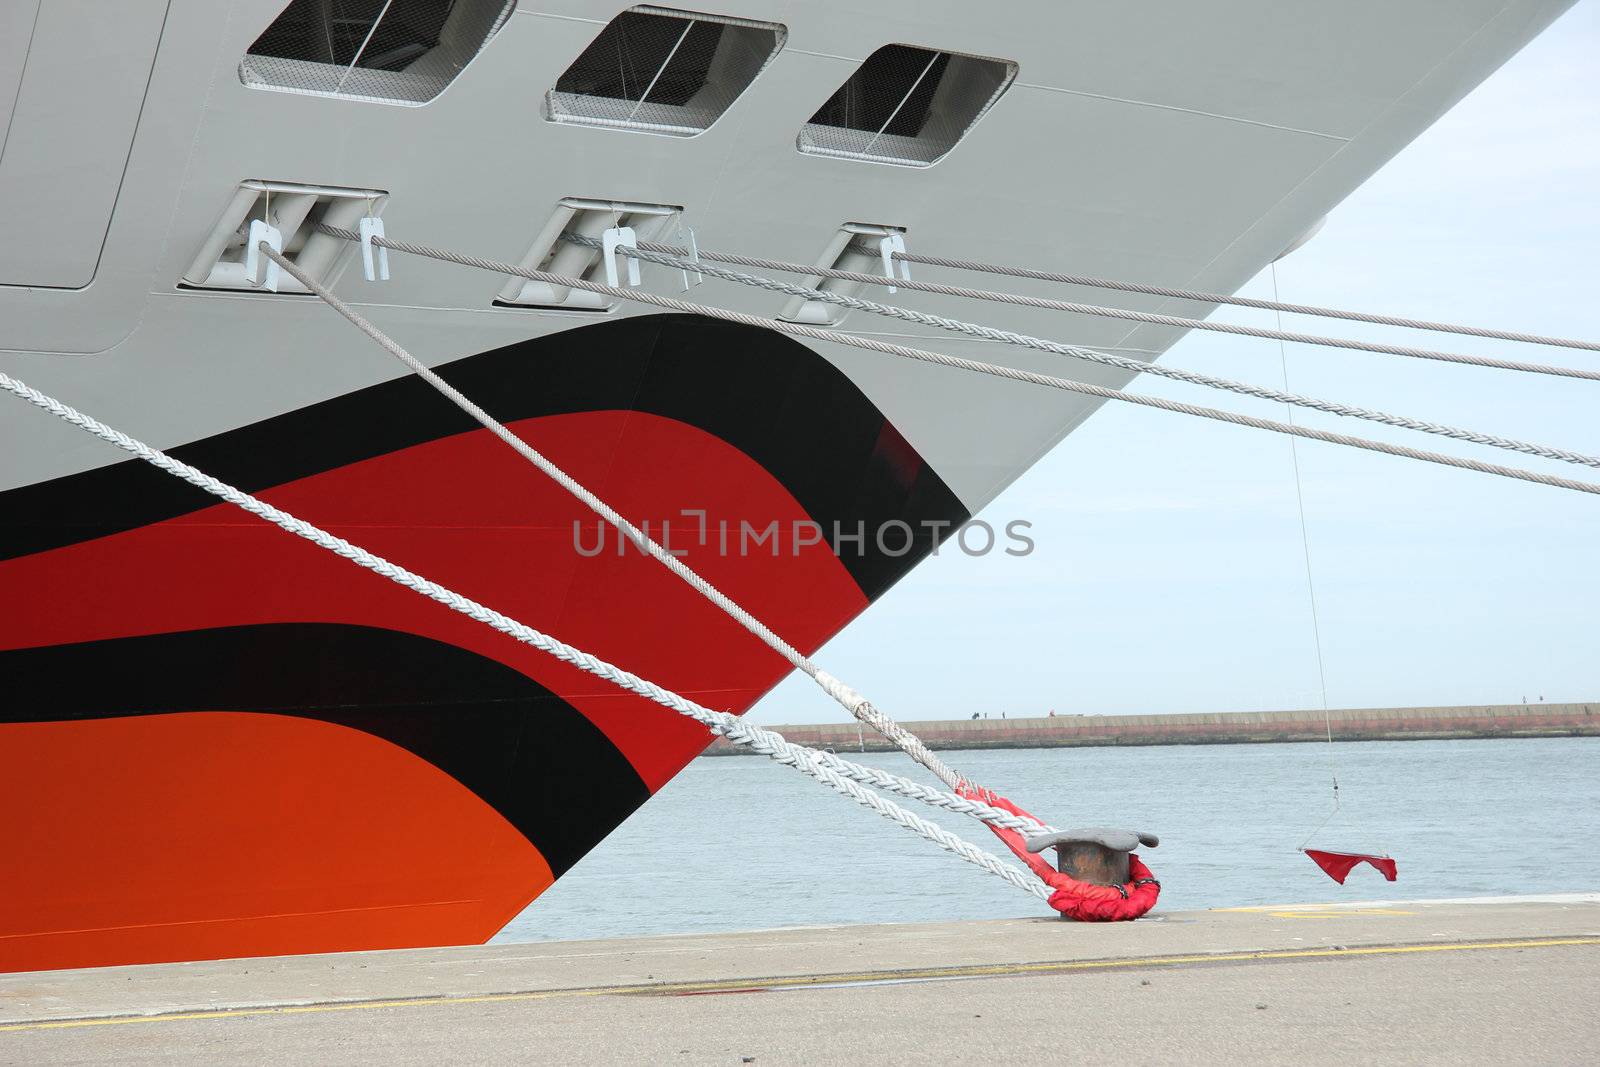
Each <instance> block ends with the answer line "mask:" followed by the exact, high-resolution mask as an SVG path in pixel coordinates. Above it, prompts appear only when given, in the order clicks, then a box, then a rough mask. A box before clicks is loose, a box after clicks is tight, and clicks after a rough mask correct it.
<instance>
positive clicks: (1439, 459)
mask: <svg viewBox="0 0 1600 1067" xmlns="http://www.w3.org/2000/svg"><path fill="white" fill-rule="evenodd" d="M318 230H319V232H323V233H328V234H331V235H333V236H336V237H343V238H345V239H346V240H352V241H354V240H359V236H358V235H357V234H356V233H355V232H354V231H352V230H344V229H340V228H338V227H333V226H326V225H324V226H319V227H318ZM373 243H374V244H377V245H379V246H381V247H384V248H389V249H392V250H394V251H396V252H406V253H409V254H411V255H419V256H424V257H426V258H429V259H437V260H440V261H442V262H445V263H456V264H459V265H461V266H465V267H476V268H478V269H480V270H486V271H490V272H492V273H495V274H507V275H511V276H514V277H519V278H527V279H529V280H530V281H538V282H545V283H547V284H550V285H558V286H566V287H568V288H573V289H582V290H585V291H587V292H592V293H599V294H600V295H602V296H610V297H614V298H616V299H619V300H632V301H635V302H637V303H641V304H650V305H653V306H655V307H661V308H666V309H668V310H669V311H678V312H682V313H684V314H688V315H704V316H706V317H707V318H713V319H721V320H722V321H724V322H737V323H742V324H744V325H746V326H756V327H760V328H762V329H767V330H774V331H776V332H778V333H786V334H789V335H791V336H794V337H809V338H811V339H812V340H816V341H828V342H832V343H834V344H840V345H846V346H849V347H852V348H860V349H864V350H866V351H870V352H880V353H883V354H885V355H890V356H898V357H900V358H903V359H912V360H918V361H920V362H923V363H933V364H937V365H939V366H943V367H951V368H954V369H957V370H965V371H971V372H974V373H978V374H988V375H992V376H994V377H999V378H1009V379H1011V380H1012V381H1018V382H1025V383H1027V384H1030V385H1040V386H1044V387H1046V388H1050V389H1061V390H1065V391H1067V392H1072V393H1078V394H1081V395H1083V396H1092V397H1096V398H1098V399H1102V400H1120V401H1123V402H1124V403H1129V404H1137V405H1139V406H1141V407H1148V408H1155V409H1157V410H1160V411H1171V412H1176V413H1179V414H1183V415H1192V416H1194V417H1196V418H1203V419H1213V420H1215V421H1218V422H1227V423H1232V424H1233V425H1235V426H1245V427H1249V428H1251V429H1257V430H1270V431H1272V432H1273V433H1281V434H1291V435H1293V436H1295V437H1301V438H1305V439H1307V440H1312V441H1322V442H1325V443H1328V444H1336V445H1345V446H1347V447H1350V448H1361V449H1366V450H1367V451H1370V452H1380V453H1383V454H1384V455H1390V456H1399V457H1402V458H1405V459H1414V460H1419V461H1421V462H1425V463H1437V464H1439V465H1441V466H1446V467H1456V468H1459V469H1461V470H1470V471H1476V472H1478V473H1479V474H1493V475H1496V476H1498V477H1502V478H1513V479H1516V480H1518V481H1524V482H1535V483H1537V484H1540V485H1549V486H1554V487H1556V488H1559V489H1570V490H1572V491H1574V492H1579V493H1590V494H1595V495H1600V484H1595V483H1592V482H1580V481H1575V480H1573V479H1571V478H1563V477H1560V476H1558V475H1552V474H1544V473H1541V472H1538V471H1529V470H1524V469H1522V468H1519V467H1506V466H1502V465H1500V464H1497V463H1485V462H1482V461H1481V460H1475V459H1468V458H1465V457H1462V456H1450V455H1444V454H1442V453H1438V452H1429V451H1425V450H1423V449H1417V448H1411V447H1410V446H1407V445H1397V444H1390V443H1389V442H1387V441H1377V440H1373V439H1371V438H1365V437H1354V436H1351V435H1349V434H1342V433H1335V432H1333V431H1330V430H1318V429H1313V428H1311V427H1308V426H1292V425H1290V424H1288V423H1284V422H1277V421H1274V420H1272V419H1262V418H1257V417H1256V416H1253V415H1244V414H1241V413H1238V412H1233V411H1224V410H1222V409H1220V408H1210V407H1205V406H1202V405H1199V404H1188V403H1183V402H1180V401H1176V400H1167V399H1165V398H1163V397H1157V396H1148V395H1145V394H1142V393H1128V392H1124V391H1123V390H1120V389H1109V388H1106V387H1104V386H1099V385H1092V384H1090V383H1088V382H1079V381H1074V380H1072V379H1070V378H1057V377H1054V376H1051V375H1047V374H1036V373H1034V372H1033V371H1026V370H1020V369H1018V368H1016V367H1007V366H1003V365H1000V364H994V363H984V362H981V361H979V360H973V359H965V358H963V357H961V356H952V355H949V354H947V353H944V352H930V351H927V350H925V349H920V348H911V347H909V346H906V345H897V344H892V343H890V342H887V341H880V340H878V339H877V338H873V337H857V336H855V335H854V334H849V333H843V332H841V331H839V330H827V329H822V328H819V327H816V326H807V325H805V324H803V323H797V322H785V321H783V320H782V319H772V318H766V317H763V316H760V315H750V314H746V313H745V312H741V311H730V310H728V309H727V308H719V307H712V306H708V305H705V304H696V303H692V302H690V301H687V300H679V299H677V298H675V297H670V296H662V295H660V294H658V293H650V292H645V291H643V290H639V289H625V288H621V287H617V286H609V285H602V284H600V283H598V282H590V281H586V280H584V279H581V278H568V277H563V276H561V275H558V274H549V273H547V272H545V271H538V270H531V269H529V268H526V267H521V266H518V265H517V264H515V263H505V262H502V261H500V260H494V259H485V258H483V257H481V256H469V255H463V254H461V253H459V252H451V251H448V250H446V249H441V248H434V247H431V246H429V245H419V244H414V243H411V242H409V241H395V240H390V239H387V238H373ZM855 695H856V697H857V698H859V694H855Z"/></svg>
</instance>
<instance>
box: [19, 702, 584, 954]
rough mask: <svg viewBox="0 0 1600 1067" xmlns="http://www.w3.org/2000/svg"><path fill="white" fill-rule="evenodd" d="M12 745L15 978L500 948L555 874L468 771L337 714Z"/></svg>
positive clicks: (66, 734) (144, 723)
mask: <svg viewBox="0 0 1600 1067" xmlns="http://www.w3.org/2000/svg"><path fill="white" fill-rule="evenodd" d="M0 748H3V749H4V751H5V753H6V757H7V758H6V761H5V762H6V765H7V774H6V776H5V777H4V778H3V779H0V810H3V811H5V812H7V813H8V818H7V822H8V823H9V824H10V827H9V829H8V832H7V834H6V837H7V838H8V840H7V842H6V846H5V847H4V848H3V849H0V886H3V887H4V889H3V890H0V971H17V970H37V969H40V968H45V967H50V968H54V967H74V966H104V965H110V964H116V963H125V962H134V961H138V962H159V961H169V960H188V959H216V958H223V957H236V956H270V955H282V954H290V953H299V952H311V951H321V952H326V951H348V950H356V949H377V948H395V947H402V946H415V945H429V944H433V945H444V944H466V943H473V942H481V941H484V940H486V939H487V938H489V937H491V936H492V935H493V934H494V933H495V931H497V930H498V929H500V927H501V926H503V925H504V924H505V923H506V922H507V921H508V920H509V919H510V918H511V917H512V916H513V915H515V914H516V913H517V912H518V911H519V910H520V909H521V908H522V907H524V906H525V905H526V904H527V903H528V902H529V901H530V900H532V899H533V898H534V897H535V896H537V895H538V894H539V893H540V892H542V891H543V890H544V889H545V888H547V887H548V886H549V885H550V883H551V882H552V881H553V876H552V874H551V871H550V867H549V865H548V864H546V863H545V861H544V859H543V857H541V856H540V855H539V852H538V850H537V849H535V848H534V847H533V846H532V845H530V844H529V843H528V841H527V839H526V838H524V837H523V836H522V835H521V834H520V833H518V832H517V831H516V829H515V828H514V827H512V826H511V825H510V824H509V823H508V822H507V821H506V820H505V819H504V818H502V817H501V816H500V815H499V814H498V813H497V812H495V811H494V809H493V808H491V807H489V806H488V805H487V804H485V803H484V802H483V801H482V800H480V799H479V798H478V797H476V796H475V795H473V794H472V793H471V792H470V791H469V790H467V789H466V788H465V787H463V786H462V785H461V784H460V783H459V782H457V781H456V780H455V779H454V778H452V777H450V776H449V775H447V774H445V773H444V772H442V771H440V770H438V769H437V768H435V767H433V766H432V765H430V764H429V763H427V762H425V761H423V760H421V759H418V758H417V757H415V756H413V755H411V754H410V753H408V752H406V751H404V750H403V749H400V748H398V747H396V746H394V745H392V744H390V743H389V742H387V741H384V740H381V739H379V738H376V737H373V736H371V735H370V734H365V733H362V732H360V731H357V730H351V729H348V728H346V727H342V726H337V725H333V724H330V723H325V722H318V721H315V720H310V719H302V718H294V717H288V716H279V715H263V714H255V713H246V712H197V713H181V714H168V715H155V716H141V717H136V718H126V719H98V720H91V721H83V722H52V723H16V724H10V725H5V726H0ZM63 779H67V780H70V781H71V782H72V783H73V784H74V786H75V787H76V788H74V789H62V788H61V782H62V780H63ZM44 797H48V798H50V803H49V804H48V805H41V804H40V803H39V800H40V798H44ZM264 859H265V860H266V862H263V860H264ZM108 885H110V886H115V887H116V891H115V892H107V891H106V887H107V886H108ZM41 931H42V932H41Z"/></svg>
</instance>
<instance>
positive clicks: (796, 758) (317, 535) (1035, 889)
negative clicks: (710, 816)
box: [0, 371, 1053, 899]
mask: <svg viewBox="0 0 1600 1067" xmlns="http://www.w3.org/2000/svg"><path fill="white" fill-rule="evenodd" d="M0 389H4V390H6V391H7V392H9V393H11V394H13V395H15V396H17V397H19V398H21V399H23V400H26V401H27V402H28V403H30V404H32V405H34V406H35V407H37V408H39V409H41V410H43V411H46V412H48V413H50V414H51V415H54V416H55V417H56V418H58V419H61V420H62V421H64V422H67V423H70V424H72V425H74V426H77V427H78V428H79V429H82V430H85V431H87V432H89V433H91V434H93V435H94V436H95V437H98V438H100V439H101V440H102V441H105V442H107V443H109V444H112V445H115V446H116V447H118V448H120V449H122V450H123V451H125V452H128V453H130V454H132V455H134V456H137V457H138V458H139V459H142V460H144V461H145V462H146V463H149V464H151V465H152V466H154V467H157V468H159V469H161V470H163V471H166V472H167V473H168V474H171V475H173V476H174V477H177V478H181V479H182V480H183V481H185V482H188V483H189V484H190V485H193V486H195V487H197V488H199V489H203V490H204V491H206V492H207V493H210V494H211V495H212V496H215V497H218V498H219V499H221V500H225V501H227V502H228V503H230V504H233V505H234V506H235V507H238V508H241V509H243V510H244V511H247V512H249V513H250V514H252V515H255V516H256V517H258V518H261V519H264V520H266V521H267V522H270V523H272V524H273V525H274V526H277V527H278V528H279V529H282V530H284V531H286V532H288V533H291V534H294V535H295V536H296V537H300V538H304V539H305V540H307V541H310V542H311V543H312V544H315V545H317V546H318V547H320V548H323V549H326V550H327V551H329V552H332V553H333V554H335V555H337V556H339V557H341V558H343V559H346V560H349V561H350V562H351V563H354V564H355V565H356V566H358V567H363V568H365V569H367V570H369V571H371V572H373V573H374V574H378V575H381V576H382V577H384V578H387V579H389V580H390V581H392V582H395V583H396V584H398V585H401V586H404V587H405V588H407V589H410V590H411V591H412V592H414V593H418V594H420V595H422V596H425V597H427V598H428V599H430V600H432V601H434V602H435V603H438V604H441V605H443V606H444V607H447V608H449V609H450V610H452V611H455V612H459V613H460V614H462V615H465V616H467V617H468V618H470V619H473V620H474V621H476V622H479V623H482V624H483V625H485V626H488V627H489V628H491V629H493V630H497V631H499V632H500V633H503V634H505V635H506V636H508V637H510V638H512V639H514V640H516V641H519V642H521V643H522V644H525V645H529V646H531V647H533V648H536V649H538V650H539V651H541V652H545V653H547V654H549V655H551V656H554V657H555V658H556V659H558V660H561V661H562V662H563V663H568V664H571V665H572V666H574V667H577V668H578V669H580V670H583V671H586V672H588V673H589V674H592V675H594V676H596V677H598V678H602V679H604V680H605V681H607V682H610V683H612V684H613V685H616V686H618V687H620V688H622V689H625V690H627V691H628V692H630V693H634V694H636V695H638V696H641V697H644V698H645V699H647V700H650V701H652V702H654V703H656V704H659V705H661V706H662V707H665V708H670V709H671V710H673V711H675V712H677V713H678V714H680V715H684V716H686V717H688V718H691V719H693V720H695V721H696V722H698V723H700V724H701V725H703V726H705V727H706V728H707V729H708V730H710V731H711V733H713V734H715V735H717V736H721V737H726V738H727V739H728V740H729V741H732V742H734V743H735V744H740V745H744V746H747V747H749V748H750V749H752V750H753V751H756V752H759V753H761V754H762V755H765V756H767V757H768V758H770V759H772V760H774V761H776V762H778V763H781V764H783V765H784V766H787V767H793V768H795V769H796V770H799V771H801V772H802V773H804V774H806V775H808V776H810V777H812V778H814V779H816V780H817V781H819V782H822V783H823V784H824V785H827V786H829V787H830V788H832V789H834V790H835V791H836V792H839V793H842V794H843V795H845V796H848V797H849V798H850V799H852V800H854V801H856V802H857V803H859V804H862V805H864V806H866V807H868V808H871V809H872V810H873V811H875V812H877V813H878V814H879V815H882V816H884V817H885V818H887V819H890V820H892V821H894V822H896V823H898V824H899V825H901V826H903V827H905V828H906V829H908V830H911V831H912V832H914V833H916V834H918V835H920V836H922V837H924V838H927V839H928V840H930V841H932V842H934V843H935V844H937V845H939V846H940V847H941V848H943V849H945V850H946V851H948V852H951V853H954V854H955V855H957V856H960V857H961V858H962V859H964V860H966V861H968V862H969V863H973V864H975V865H977V866H978V867H981V868H983V869H984V870H986V871H988V872H989V873H990V874H993V875H995V876H997V877H999V878H1003V879H1004V880H1005V881H1007V882H1009V883H1011V884H1012V885H1014V886H1016V887H1017V888H1019V889H1021V890H1023V891H1024V892H1026V893H1030V894H1032V895H1033V896H1036V897H1039V898H1040V899H1044V898H1047V897H1048V896H1049V895H1050V890H1049V889H1048V888H1046V887H1045V886H1044V885H1043V884H1042V883H1041V882H1040V881H1039V880H1038V879H1037V878H1034V877H1032V876H1030V875H1028V874H1026V873H1024V872H1023V871H1021V870H1020V869H1018V868H1016V867H1014V866H1012V865H1011V864H1008V863H1006V862H1005V861H1003V860H1001V859H1000V858H999V857H997V856H994V855H992V854H990V853H988V852H985V851H983V850H982V849H980V848H978V847H977V846H976V845H973V844H971V843H970V842H968V841H964V840H962V839H961V838H960V837H958V836H956V835H955V834H952V833H950V832H949V831H948V830H945V829H943V828H942V827H939V826H937V825H935V824H933V823H931V822H928V821H927V820H926V819H923V818H922V817H920V816H918V815H916V814H915V813H914V812H910V811H907V810H906V809H905V808H903V807H901V806H900V805H898V804H896V803H894V802H893V801H891V800H888V799H886V798H885V797H882V796H880V795H878V794H877V793H876V792H874V791H873V790H871V789H864V788H862V786H861V785H860V784H858V783H863V782H864V783H868V784H871V785H873V786H876V787H878V788H882V789H886V790H889V791H891V792H896V793H899V794H901V795H903V796H906V797H910V798H913V799H916V800H920V801H923V802H924V803H928V804H932V805H934V806H937V807H940V808H943V809H945V810H947V811H952V812H957V813H959V814H963V815H970V816H972V817H974V818H977V819H980V820H981V821H983V822H989V823H994V824H995V825H1000V826H1006V827H1008V828H1011V829H1015V830H1019V831H1021V832H1023V833H1029V834H1034V833H1041V832H1053V831H1051V830H1050V828H1048V827H1045V826H1043V825H1042V824H1040V823H1038V822H1037V821H1035V820H1033V819H1023V818H1019V817H1017V816H1015V815H1012V814H1010V813H1008V812H1005V811H1002V810H1000V809H998V808H994V807H991V806H989V805H987V804H983V803H980V802H977V801H972V800H968V799H966V798H963V797H958V796H954V795H952V794H949V793H945V792H943V791H941V790H936V789H932V788H930V787H928V786H923V785H919V784H917V783H916V782H912V781H909V780H907V779H904V778H901V777H899V776H897V775H893V774H889V773H888V772H885V771H879V770H876V769H874V768H870V767H863V766H861V765H859V764H854V763H851V762H850V761H848V760H844V759H841V758H839V757H838V756H836V755H834V754H833V753H829V752H822V751H819V750H817V749H811V748H807V747H806V746H804V745H797V744H794V743H793V742H791V741H789V740H787V739H785V738H784V737H783V736H782V735H781V734H779V733H777V732H775V731H772V730H764V729H762V728H761V727H759V726H755V725H754V724H752V723H746V722H744V721H743V720H741V719H740V718H739V717H738V716H735V715H730V714H728V713H727V712H723V711H713V710H712V709H710V708H707V707H704V706H702V705H700V704H697V703H695V702H694V701H692V700H690V699H688V698H687V697H684V696H681V695H679V694H678V693H675V692H673V691H672V690H670V689H666V688H663V687H662V686H659V685H656V684H655V683H654V682H651V681H648V680H647V679H644V678H640V677H639V676H638V675H636V674H632V673H630V672H629V671H626V670H624V669H622V668H621V667H618V666H616V665H615V664H612V663H609V662H607V661H606V660H603V659H601V658H600V657H598V656H595V655H592V654H590V653H588V652H585V651H583V650H582V649H579V648H576V647H574V646H572V645H569V644H567V643H565V642H563V641H561V640H559V639H558V638H555V637H552V636H550V635H549V634H546V633H543V632H541V631H539V630H536V629H534V628H533V627H531V626H528V625H527V624H525V623H521V622H518V621H517V620H515V619H513V618H511V617H509V616H507V615H503V614H501V613H500V612H498V611H495V610H494V609H493V608H489V607H485V606H484V605H482V604H480V603H478V602H477V601H475V600H472V599H470V598H468V597H465V596H462V595H461V594H460V593H457V592H455V591H453V590H451V589H448V588H446V587H445V586H443V585H440V584H439V583H438V582H434V581H431V580H429V579H427V578H424V577H422V576H421V575H419V574H416V573H414V572H413V571H410V570H407V569H406V568H405V567H402V566H400V565H399V564H397V563H392V562H390V561H389V560H387V559H384V558H383V557H382V556H379V555H377V554H375V553H372V552H369V551H367V550H366V549H364V548H362V547H360V546H359V545H356V544H353V543H351V542H350V541H347V540H345V539H344V538H342V537H337V536H335V535H333V534H331V533H328V532H327V531H325V530H323V529H321V528H319V527H317V526H314V525H312V524H311V523H309V522H307V521H305V520H304V519H300V518H297V517H295V516H294V515H291V514H289V513H288V512H286V511H283V510H282V509H280V508H276V507H274V506H272V505H271V504H268V503H267V502H266V501H264V500H261V499H259V498H257V497H254V496H252V495H250V494H249V493H246V492H244V491H243V490H242V489H238V488H236V487H234V486H232V485H229V484H228V483H226V482H224V481H221V480H220V479H217V478H214V477H212V476H211V475H209V474H206V473H205V472H204V471H201V470H199V469H198V468H195V467H192V466H190V465H189V464H187V463H184V462H182V461H181V460H177V459H174V458H173V457H171V456H169V455H167V454H166V453H165V452H162V451H161V450H159V449H157V448H154V447H152V446H150V445H147V444H145V443H144V442H142V441H139V440H138V439H136V438H133V437H130V436H129V435H127V434H125V433H123V432H121V431H120V430H116V429H113V428H112V427H110V426H107V425H106V424H105V423H103V422H100V421H99V420H97V419H94V418H92V417H91V416H88V415H85V414H84V413H83V412H81V411H78V410H77V409H75V408H73V407H70V406H69V405H67V404H64V403H62V402H61V401H59V400H57V399H55V398H54V397H51V396H49V395H47V394H45V393H42V392H40V391H39V390H37V389H34V388H33V387H32V386H30V385H28V384H27V383H25V382H22V381H19V380H18V379H16V378H13V377H11V376H10V375H8V374H6V373H4V372H3V371H0ZM606 829H610V828H609V827H607V828H606Z"/></svg>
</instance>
